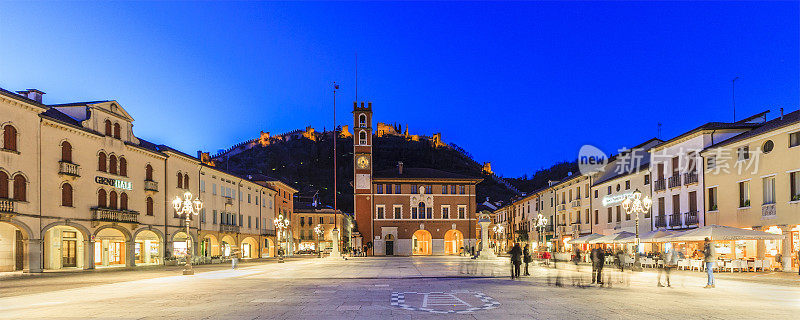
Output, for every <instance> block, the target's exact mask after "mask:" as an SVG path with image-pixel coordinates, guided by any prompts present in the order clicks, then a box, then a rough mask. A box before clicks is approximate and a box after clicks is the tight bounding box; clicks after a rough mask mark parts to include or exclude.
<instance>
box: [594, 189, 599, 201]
mask: <svg viewBox="0 0 800 320" xmlns="http://www.w3.org/2000/svg"><path fill="white" fill-rule="evenodd" d="M597 194H598V192H597V190H594V198H595V199H597Z"/></svg>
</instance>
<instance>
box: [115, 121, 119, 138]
mask: <svg viewBox="0 0 800 320" xmlns="http://www.w3.org/2000/svg"><path fill="white" fill-rule="evenodd" d="M119 129H120V128H119V123H115V124H114V138H117V139H119V131H120V130H119Z"/></svg>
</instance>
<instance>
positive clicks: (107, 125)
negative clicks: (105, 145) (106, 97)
mask: <svg viewBox="0 0 800 320" xmlns="http://www.w3.org/2000/svg"><path fill="white" fill-rule="evenodd" d="M105 126H106V135H107V136H109V137H110V136H111V121H109V120H108V119H106V121H105Z"/></svg>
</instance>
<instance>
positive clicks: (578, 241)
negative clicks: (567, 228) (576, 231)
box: [567, 233, 603, 244]
mask: <svg viewBox="0 0 800 320" xmlns="http://www.w3.org/2000/svg"><path fill="white" fill-rule="evenodd" d="M602 236H603V235H602V234H599V233H592V234H589V235H585V236H582V237H578V238H575V239H572V240H570V241H567V243H569V244H584V243H589V242H588V241H589V240H592V239H597V238H600V237H602Z"/></svg>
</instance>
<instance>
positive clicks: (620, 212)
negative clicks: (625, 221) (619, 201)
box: [616, 206, 622, 222]
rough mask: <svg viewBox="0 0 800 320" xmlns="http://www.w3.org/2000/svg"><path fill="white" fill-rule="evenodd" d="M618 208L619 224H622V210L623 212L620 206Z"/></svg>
mask: <svg viewBox="0 0 800 320" xmlns="http://www.w3.org/2000/svg"><path fill="white" fill-rule="evenodd" d="M616 208H617V222H621V221H622V210H621V208H620V206H617V207H616Z"/></svg>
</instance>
